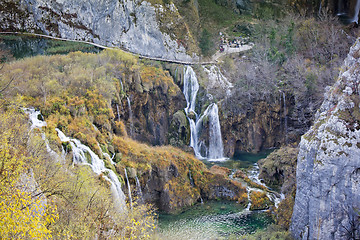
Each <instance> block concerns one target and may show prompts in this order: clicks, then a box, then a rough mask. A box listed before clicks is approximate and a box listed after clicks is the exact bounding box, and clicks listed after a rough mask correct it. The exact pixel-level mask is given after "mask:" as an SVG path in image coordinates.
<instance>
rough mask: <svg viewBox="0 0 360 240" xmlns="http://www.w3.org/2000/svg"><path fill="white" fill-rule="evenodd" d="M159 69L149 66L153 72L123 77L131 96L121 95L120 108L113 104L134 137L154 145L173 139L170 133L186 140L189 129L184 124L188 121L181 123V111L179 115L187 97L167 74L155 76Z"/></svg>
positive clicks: (163, 143) (167, 142)
mask: <svg viewBox="0 0 360 240" xmlns="http://www.w3.org/2000/svg"><path fill="white" fill-rule="evenodd" d="M156 71H157V70H156V68H150V71H145V70H144V71H142V73H134V74H130V75H128V76H127V77H126V78H125V79H124V88H125V90H126V91H127V95H128V96H127V97H124V98H122V100H121V103H120V104H119V105H118V107H116V106H115V105H114V112H117V111H118V109H119V115H120V119H122V120H123V121H124V122H125V124H126V129H127V133H128V135H129V136H130V137H131V138H133V139H136V140H138V141H141V142H146V143H149V144H151V145H167V144H169V143H173V142H172V141H173V140H174V139H173V138H174V137H173V138H170V137H169V136H168V135H170V134H175V133H178V134H179V135H180V136H178V134H175V135H176V136H175V137H180V138H179V139H177V140H178V141H181V139H183V138H184V139H185V140H184V141H186V139H187V135H188V134H187V133H186V131H187V128H186V125H185V126H184V125H182V124H186V122H185V123H184V121H183V122H181V121H180V120H181V119H180V120H179V119H178V118H179V116H178V115H179V113H178V114H176V113H177V111H178V110H179V109H183V108H184V107H185V106H186V101H185V97H184V95H183V93H182V92H181V90H180V88H179V87H178V86H177V85H176V84H175V83H174V82H173V80H172V79H171V78H170V76H169V75H168V74H167V73H165V74H163V73H162V72H160V73H158V75H156V74H157V73H156ZM153 75H155V77H154V76H153ZM153 78H154V79H156V80H154V79H153ZM180 117H181V115H180ZM185 119H186V118H185ZM177 120H179V121H180V122H179V121H177ZM182 135H184V136H182ZM181 136H182V137H181ZM173 145H175V146H176V144H173Z"/></svg>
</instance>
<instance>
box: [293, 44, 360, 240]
mask: <svg viewBox="0 0 360 240" xmlns="http://www.w3.org/2000/svg"><path fill="white" fill-rule="evenodd" d="M359 66H360V41H359V40H357V41H356V43H355V45H353V47H352V48H351V50H350V53H349V55H348V57H347V58H346V59H345V64H344V65H343V67H342V71H341V73H340V75H339V79H338V81H337V82H336V83H335V85H334V86H333V87H331V88H329V89H328V91H327V93H326V94H325V100H324V102H323V103H322V106H321V108H320V109H319V111H318V112H317V114H316V119H315V122H314V125H313V127H312V128H311V129H310V130H309V131H308V132H307V133H306V134H305V135H304V136H303V137H302V140H301V142H300V152H299V155H298V160H297V161H298V163H297V172H296V174H297V176H296V179H297V192H296V200H295V206H294V212H293V216H292V225H291V231H292V233H293V235H294V237H295V238H296V239H358V237H359V228H357V230H356V227H355V228H352V226H356V224H358V223H356V221H358V214H359V209H360V194H359V193H360V184H359V182H360V160H359V159H360V109H359V103H360V98H359V82H360V71H359ZM350 234H354V235H353V236H354V238H351V235H350Z"/></svg>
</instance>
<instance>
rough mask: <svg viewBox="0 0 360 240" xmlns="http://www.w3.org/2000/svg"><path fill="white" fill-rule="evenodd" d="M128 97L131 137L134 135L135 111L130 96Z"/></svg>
mask: <svg viewBox="0 0 360 240" xmlns="http://www.w3.org/2000/svg"><path fill="white" fill-rule="evenodd" d="M126 99H127V103H128V107H129V122H130V137H133V135H134V122H133V111H132V109H131V102H130V98H129V97H126Z"/></svg>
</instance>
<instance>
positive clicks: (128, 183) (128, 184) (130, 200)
mask: <svg viewBox="0 0 360 240" xmlns="http://www.w3.org/2000/svg"><path fill="white" fill-rule="evenodd" d="M124 170H125V178H126V181H127V186H128V191H129V202H130V207H131V208H132V197H131V188H130V182H129V178H128V175H127V171H126V168H124Z"/></svg>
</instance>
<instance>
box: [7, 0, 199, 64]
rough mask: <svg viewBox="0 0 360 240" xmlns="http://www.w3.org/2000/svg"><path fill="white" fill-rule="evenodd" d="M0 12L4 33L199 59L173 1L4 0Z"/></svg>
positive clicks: (163, 55) (184, 58) (150, 54)
mask: <svg viewBox="0 0 360 240" xmlns="http://www.w3.org/2000/svg"><path fill="white" fill-rule="evenodd" d="M0 13H1V14H0V29H1V30H2V31H4V30H12V31H14V30H16V31H24V30H25V31H35V32H42V33H45V34H48V35H52V36H58V37H63V38H68V39H77V40H86V41H91V42H95V43H100V44H103V45H106V46H116V47H123V48H126V49H128V50H130V51H131V52H134V53H138V54H142V55H146V56H152V57H163V58H166V59H180V60H189V61H191V60H192V57H195V58H196V56H195V55H193V54H194V53H195V52H196V51H197V49H196V47H194V39H193V38H192V36H191V34H190V32H189V31H188V29H187V28H186V24H185V22H184V20H183V19H182V17H181V16H180V14H179V12H178V10H177V8H176V7H175V5H174V4H165V5H160V4H153V5H152V4H151V3H149V2H147V1H140V0H139V1H137V0H133V1H118V0H100V1H98V0H90V1H85V0H79V1H72V0H56V1H46V0H20V1H13V0H5V1H4V2H3V3H2V6H1V7H0ZM179 25H180V26H181V27H179Z"/></svg>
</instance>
